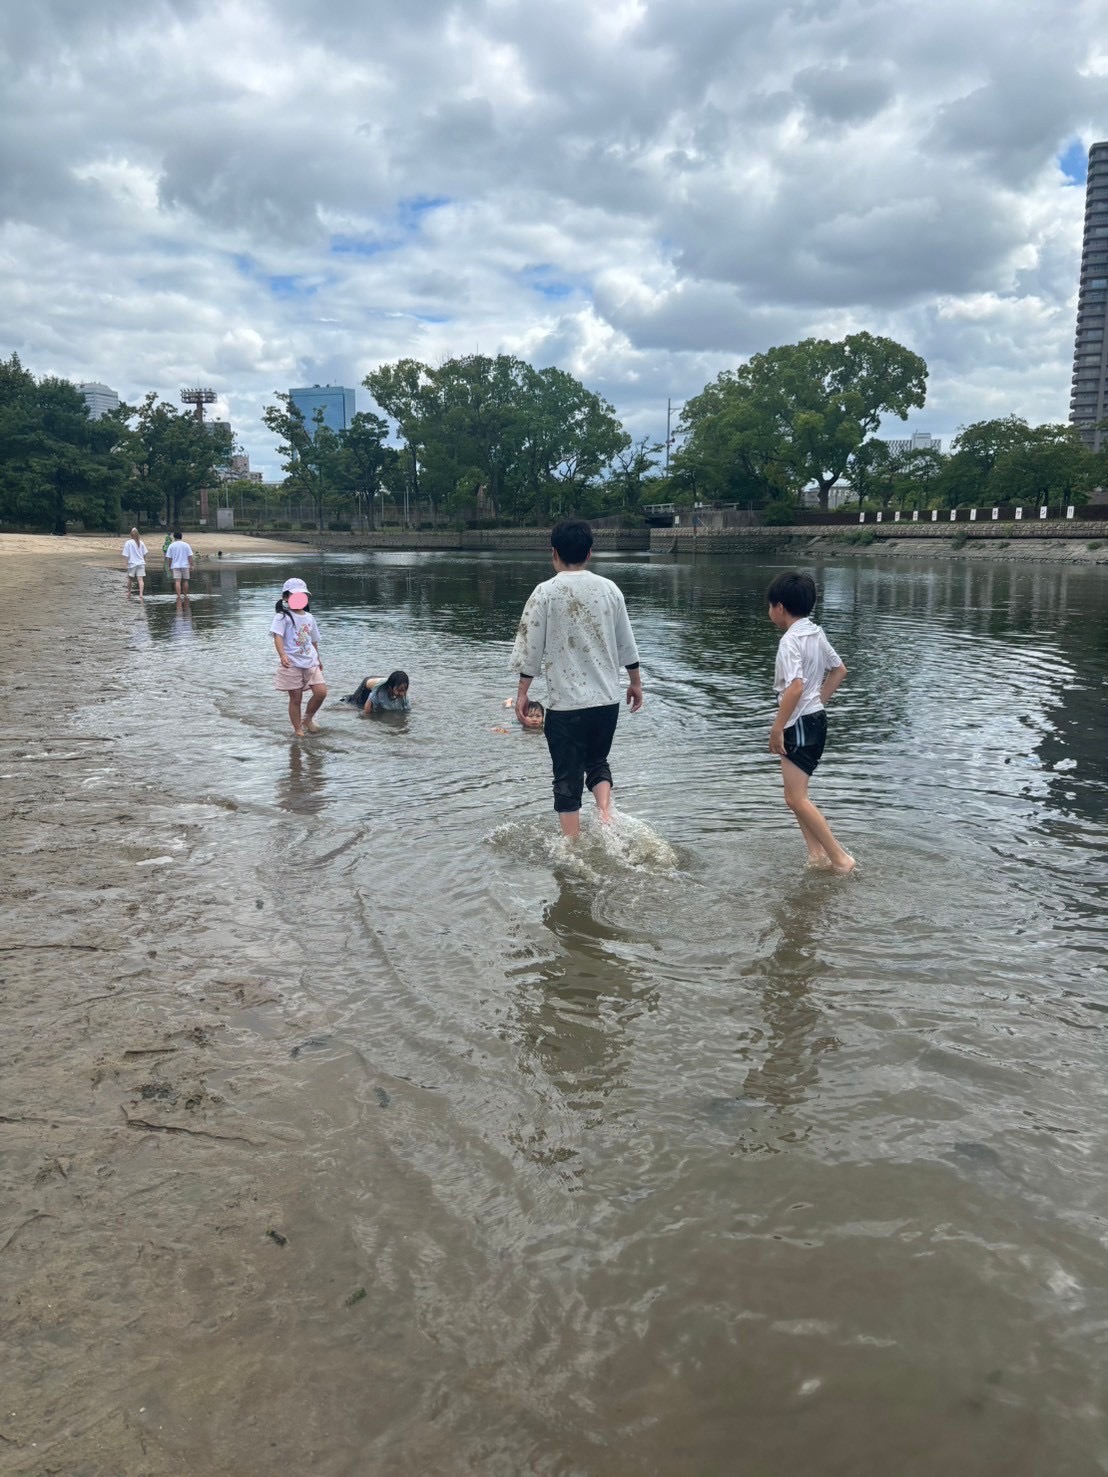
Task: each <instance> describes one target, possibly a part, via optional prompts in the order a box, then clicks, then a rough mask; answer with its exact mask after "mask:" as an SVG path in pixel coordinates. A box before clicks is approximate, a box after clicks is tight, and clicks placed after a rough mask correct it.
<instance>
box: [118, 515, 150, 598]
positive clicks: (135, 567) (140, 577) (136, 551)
mask: <svg viewBox="0 0 1108 1477" xmlns="http://www.w3.org/2000/svg"><path fill="white" fill-rule="evenodd" d="M148 552H149V550H148V549H147V547H146V545H145V544H144V543H143V541H142V539H141V538H139V531H138V529H137V528H132V529H131V537H130V538H129V539H128V540H127V542H126V543H125V544H124V545H123V557H124V559H126V561H127V599H128V600H130V598H131V581H132V580H134V582H135V584H136V585H137V586H138V593H139V599H140V600H142V599H143V598H144V592H145V589H146V555H147V553H148Z"/></svg>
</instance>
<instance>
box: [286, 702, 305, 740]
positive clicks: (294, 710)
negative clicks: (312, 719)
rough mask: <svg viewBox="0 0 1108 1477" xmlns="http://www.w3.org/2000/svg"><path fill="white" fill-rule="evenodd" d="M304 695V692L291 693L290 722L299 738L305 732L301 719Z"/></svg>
mask: <svg viewBox="0 0 1108 1477" xmlns="http://www.w3.org/2000/svg"><path fill="white" fill-rule="evenodd" d="M303 697H304V694H303V692H290V693H289V722H290V723H291V724H292V731H293V733H294V734H296V736H297V738H300V737H302V735H303V733H304V725H303V723H302V722H301V720H300V703H301V700H302V699H303Z"/></svg>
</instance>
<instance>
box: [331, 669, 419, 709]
mask: <svg viewBox="0 0 1108 1477" xmlns="http://www.w3.org/2000/svg"><path fill="white" fill-rule="evenodd" d="M342 701H343V702H344V703H353V704H354V706H355V707H356V708H361V710H362V712H363V713H370V714H373V713H410V712H411V711H412V705H411V703H410V702H409V700H408V674H407V672H401V671H396V672H390V673H389V675H388V676H387V677H366V678H364V679H363V680H362V681H361V682H360V683H359V684H358V687H357V689H356V690H355V691H354V692H352V693H351V694H350V696H349V697H344V698H343V699H342Z"/></svg>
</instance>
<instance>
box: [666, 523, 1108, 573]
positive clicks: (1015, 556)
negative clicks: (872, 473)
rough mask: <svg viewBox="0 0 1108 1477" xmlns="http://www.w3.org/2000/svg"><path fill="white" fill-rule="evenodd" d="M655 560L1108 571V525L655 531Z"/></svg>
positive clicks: (822, 527)
mask: <svg viewBox="0 0 1108 1477" xmlns="http://www.w3.org/2000/svg"><path fill="white" fill-rule="evenodd" d="M650 551H651V553H652V554H676V555H682V556H685V555H694V554H695V555H698V556H699V555H705V554H708V555H711V554H748V555H765V554H783V553H792V554H806V555H809V556H813V555H818V556H821V557H823V558H834V559H841V558H849V557H852V556H863V555H864V556H871V555H874V554H877V555H881V556H883V557H884V556H895V557H897V558H903V559H937V558H952V559H1008V560H1020V561H1030V562H1036V563H1049V564H1108V523H1105V522H1097V523H1092V522H1089V523H1078V522H1065V523H1062V522H1058V523H1054V524H1046V523H1038V522H1036V524H1028V523H990V524H988V525H986V526H980V525H974V524H961V525H959V526H957V527H956V528H954V529H952V528H951V526H950V525H949V524H947V525H945V526H943V525H936V524H927V525H924V524H922V523H921V524H907V525H905V524H895V525H887V526H885V527H882V526H881V525H866V527H864V528H855V527H847V528H844V527H843V526H842V525H841V524H839V525H819V524H812V525H808V526H806V527H801V528H735V529H726V528H724V529H712V530H697V531H695V532H694V530H693V529H691V528H655V529H653V530H652V531H651V538H650Z"/></svg>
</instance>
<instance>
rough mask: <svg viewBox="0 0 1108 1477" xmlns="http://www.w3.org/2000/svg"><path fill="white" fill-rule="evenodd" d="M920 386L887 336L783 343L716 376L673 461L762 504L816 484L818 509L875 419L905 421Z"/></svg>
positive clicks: (917, 373)
mask: <svg viewBox="0 0 1108 1477" xmlns="http://www.w3.org/2000/svg"><path fill="white" fill-rule="evenodd" d="M926 388H927V365H926V364H925V363H924V361H923V360H922V359H921V358H920V357H919V355H918V354H913V353H912V352H911V351H910V350H909V349H906V348H904V346H903V345H902V344H898V343H896V342H895V341H894V340H893V339H888V338H880V337H877V336H875V335H873V334H869V333H854V334H849V335H848V336H847V337H846V338H844V339H841V340H838V341H835V342H832V341H831V340H828V339H805V340H803V341H802V342H801V343H799V344H786V345H782V346H780V347H778V348H773V349H769V350H767V351H766V352H765V353H764V354H755V355H754V357H753V358H752V359H750V360H749V361H748V363H746V364H744V365H742V366H741V368H739V369H738V370H734V371H731V370H727V371H724V373H723V374H721V375H720V376H719V377H718V378H717V380H716V382H715V384H714V385H709V386H706V387H705V390H704V391H703V393H702V394H701V395H698V396H695V397H694V398H693V399H692V400H691V401H689V402H687V403H686V405H685V407H684V409H683V411H682V415H681V425H682V430H683V431H684V433H685V436H686V440H685V444H684V446H683V447H682V449H681V451H680V452H679V453H678V459H679V460H680V461H681V462H682V463H685V462H690V461H691V462H693V463H695V464H696V465H697V466H698V469H699V473H700V480H701V483H702V484H703V482H704V481H705V480H707V479H709V478H710V479H712V480H714V481H715V482H716V483H717V484H720V485H726V486H728V488H729V490H731V491H732V492H738V491H739V489H740V488H742V487H744V486H745V488H746V489H749V492H750V493H751V494H754V495H755V496H756V497H757V499H758V500H759V501H762V502H764V501H766V500H767V499H769V498H772V497H774V496H775V495H777V494H779V493H780V492H782V491H786V490H789V489H796V488H799V487H803V486H806V485H807V484H808V483H809V482H815V483H816V484H817V486H818V488H819V505H820V507H821V508H822V509H823V510H824V511H826V510H827V505H828V498H829V494H830V491H831V488H832V487H833V485H834V484H835V482H836V481H837V479H838V478H839V477H841V476H843V475H844V473H845V472H846V470H847V467H848V465H849V463H850V460H851V457H852V456H854V455H855V454H856V453H857V451H858V450H859V448H860V447H861V446H862V445H863V443H864V442H865V440H866V438H867V437H869V436H872V435H873V434H874V432H875V431H876V430H877V429H878V427H879V426H880V424H881V420H882V417H883V416H888V415H896V416H899V417H900V418H901V419H902V420H904V419H906V418H907V416H908V412H909V411H910V410H911V409H913V408H914V407H919V406H922V405H923V403H924V398H925V395H926ZM739 495H740V497H741V495H742V494H741V492H740V493H739ZM751 500H753V498H752V499H751Z"/></svg>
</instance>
